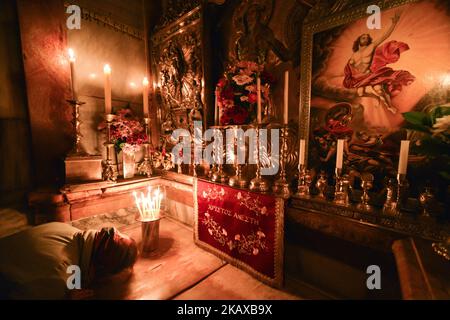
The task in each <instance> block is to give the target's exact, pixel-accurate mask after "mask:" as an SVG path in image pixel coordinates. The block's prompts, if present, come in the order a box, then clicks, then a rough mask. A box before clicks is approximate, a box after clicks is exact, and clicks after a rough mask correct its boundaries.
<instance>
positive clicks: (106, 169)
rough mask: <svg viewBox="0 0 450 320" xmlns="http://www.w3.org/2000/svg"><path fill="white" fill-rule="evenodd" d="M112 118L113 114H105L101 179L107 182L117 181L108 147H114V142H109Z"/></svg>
mask: <svg viewBox="0 0 450 320" xmlns="http://www.w3.org/2000/svg"><path fill="white" fill-rule="evenodd" d="M113 119H114V115H113V114H107V115H106V116H105V120H106V132H107V133H106V139H107V140H106V142H105V147H106V160H105V161H104V162H103V171H102V177H103V180H105V181H109V182H117V173H116V172H115V171H114V166H113V164H112V160H111V156H110V151H111V150H110V149H111V147H114V144H113V143H111V123H112V121H113Z"/></svg>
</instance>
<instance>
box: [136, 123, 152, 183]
mask: <svg viewBox="0 0 450 320" xmlns="http://www.w3.org/2000/svg"><path fill="white" fill-rule="evenodd" d="M144 127H145V134H146V136H147V142H146V143H144V161H142V163H141V164H140V165H139V167H138V173H139V174H140V175H144V176H147V177H151V176H152V174H153V169H152V167H153V166H152V155H151V149H152V140H151V136H150V118H144Z"/></svg>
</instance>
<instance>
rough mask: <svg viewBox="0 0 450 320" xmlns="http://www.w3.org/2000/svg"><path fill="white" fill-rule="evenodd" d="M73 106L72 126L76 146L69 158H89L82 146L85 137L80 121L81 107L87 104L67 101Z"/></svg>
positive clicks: (74, 145)
mask: <svg viewBox="0 0 450 320" xmlns="http://www.w3.org/2000/svg"><path fill="white" fill-rule="evenodd" d="M67 102H69V103H70V105H71V106H72V115H73V119H72V125H73V129H74V133H75V139H74V144H73V147H72V150H70V152H69V154H68V156H69V157H77V156H78V157H83V156H87V155H88V153H87V152H86V151H85V150H84V148H83V146H82V145H81V138H82V137H83V135H82V134H81V120H80V106H82V105H83V104H85V103H86V102H82V101H78V100H67Z"/></svg>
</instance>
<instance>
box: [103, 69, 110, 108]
mask: <svg viewBox="0 0 450 320" xmlns="http://www.w3.org/2000/svg"><path fill="white" fill-rule="evenodd" d="M103 73H104V74H105V113H106V114H111V112H112V101H111V67H110V66H109V64H105V66H104V67H103Z"/></svg>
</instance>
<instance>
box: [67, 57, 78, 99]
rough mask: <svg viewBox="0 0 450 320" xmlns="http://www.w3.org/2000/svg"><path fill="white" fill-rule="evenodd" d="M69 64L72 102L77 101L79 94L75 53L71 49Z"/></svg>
mask: <svg viewBox="0 0 450 320" xmlns="http://www.w3.org/2000/svg"><path fill="white" fill-rule="evenodd" d="M68 52H69V63H70V89H71V90H72V100H74V101H76V100H77V93H76V91H75V52H74V51H73V49H69V50H68Z"/></svg>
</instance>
